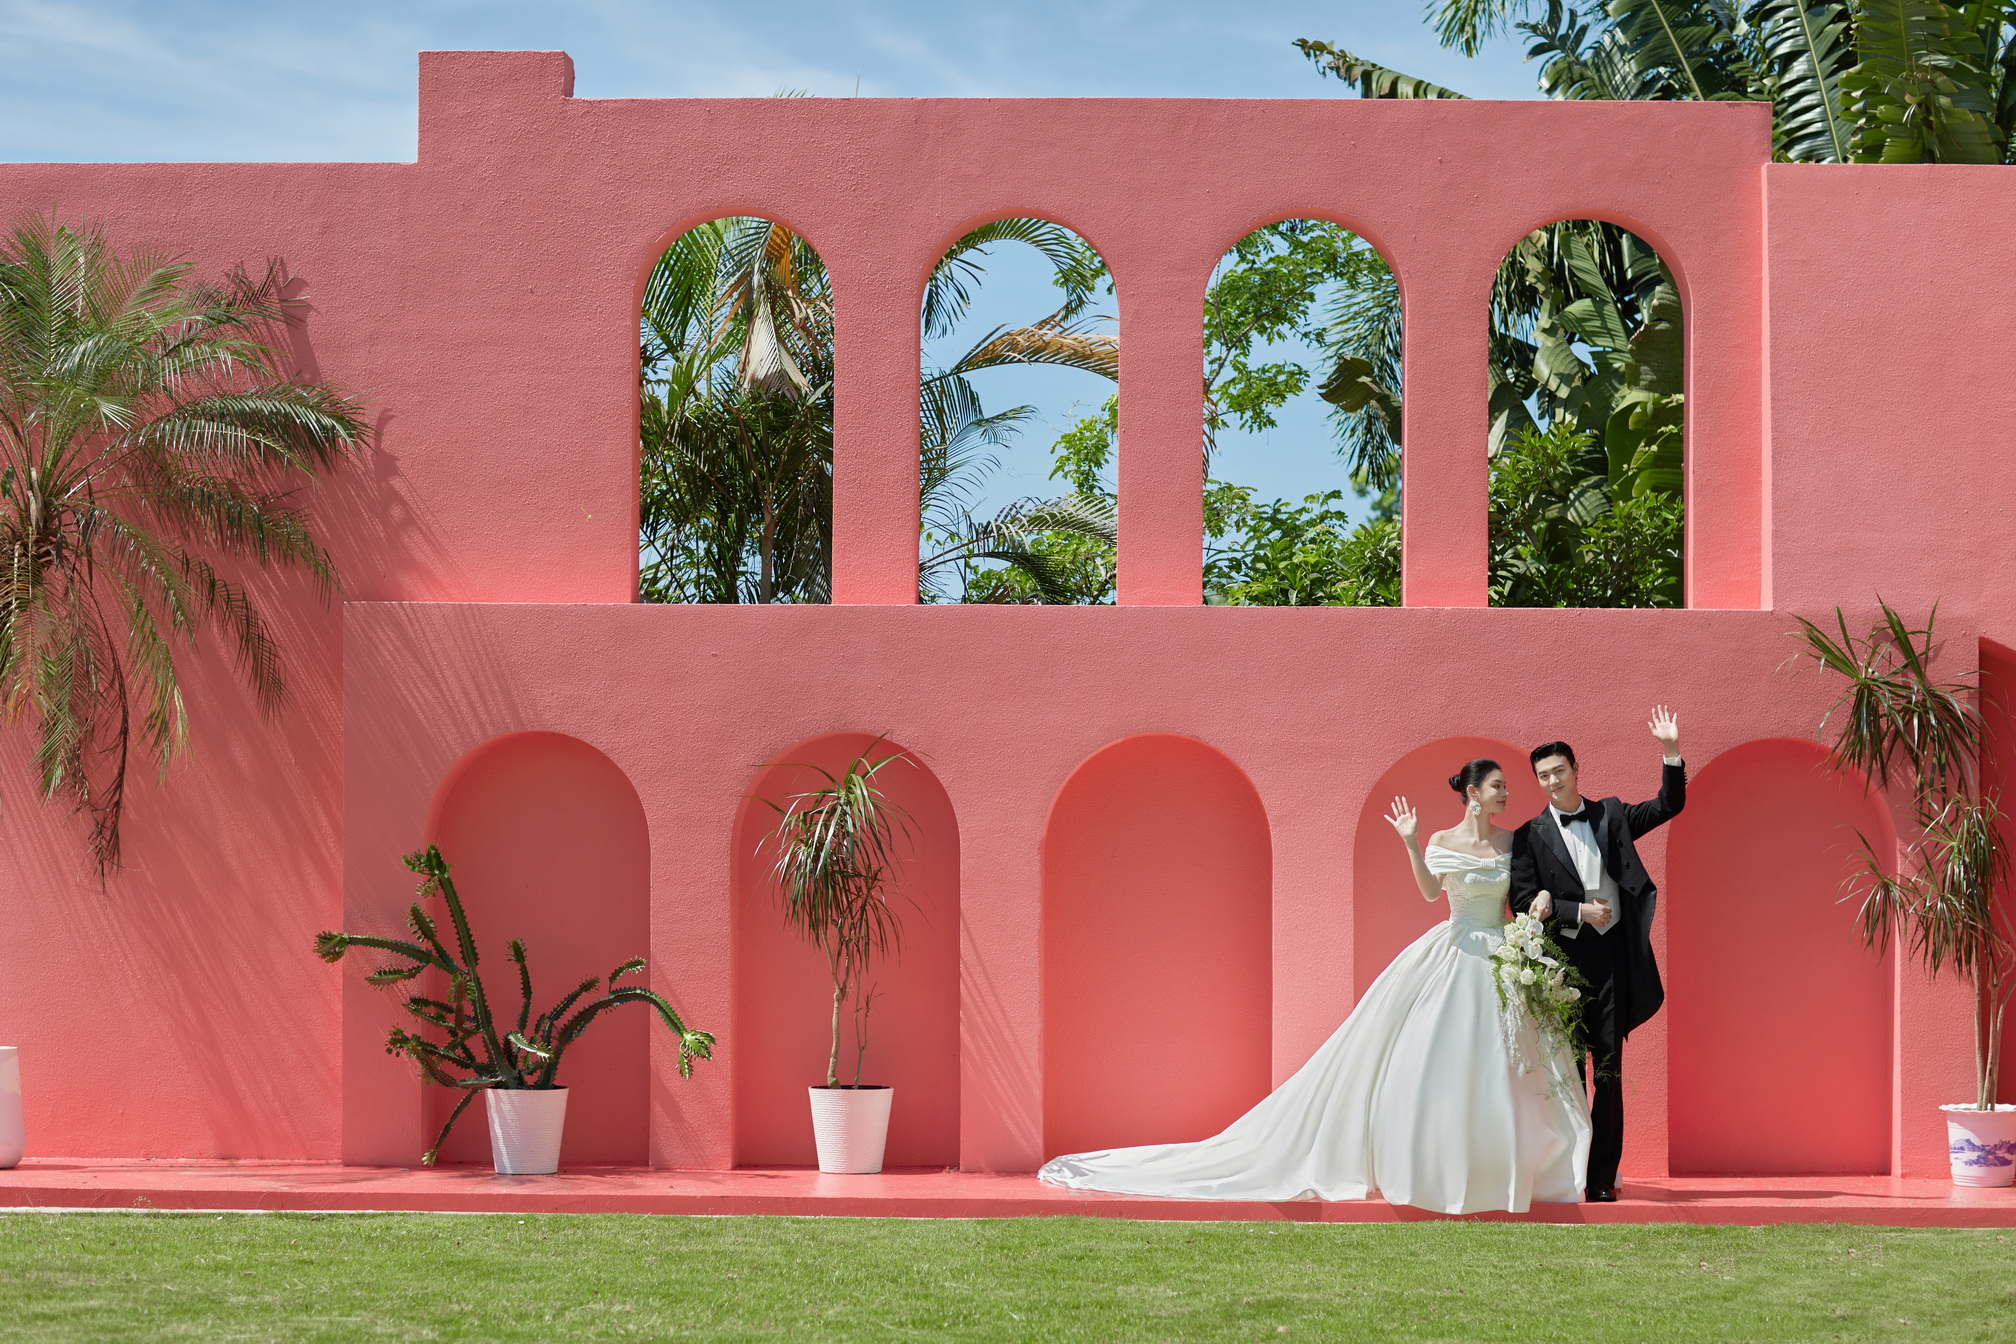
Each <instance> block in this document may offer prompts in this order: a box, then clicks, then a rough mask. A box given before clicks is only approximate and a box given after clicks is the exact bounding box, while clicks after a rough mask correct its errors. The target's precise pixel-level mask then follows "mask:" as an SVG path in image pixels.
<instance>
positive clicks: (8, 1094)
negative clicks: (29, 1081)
mask: <svg viewBox="0 0 2016 1344" xmlns="http://www.w3.org/2000/svg"><path fill="white" fill-rule="evenodd" d="M27 1146H28V1131H27V1130H26V1129H24V1128H23V1127H22V1124H21V1048H20V1047H19V1046H15V1045H0V1167H11V1166H13V1165H14V1164H16V1163H17V1162H19V1161H20V1160H21V1154H22V1152H23V1151H24V1150H25V1149H26V1148H27Z"/></svg>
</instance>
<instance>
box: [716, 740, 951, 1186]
mask: <svg viewBox="0 0 2016 1344" xmlns="http://www.w3.org/2000/svg"><path fill="white" fill-rule="evenodd" d="M864 754H866V755H868V756H870V757H871V759H880V758H881V757H883V756H886V755H898V754H900V755H902V757H903V759H901V760H899V761H898V762H897V763H896V764H894V765H891V766H888V767H886V768H885V769H883V770H882V771H881V772H880V773H879V774H878V775H877V776H876V777H875V778H876V783H877V785H878V786H879V787H880V788H881V789H882V791H883V793H884V794H885V796H887V798H888V799H889V801H891V802H892V803H894V804H895V805H896V806H897V807H900V808H901V809H903V811H904V812H906V813H908V814H909V819H910V830H911V839H910V840H909V841H908V842H905V843H904V845H903V854H904V857H903V858H902V859H901V860H900V867H899V871H898V874H897V895H896V897H895V902H896V906H897V909H898V911H899V912H900V914H901V917H902V940H901V944H900V946H899V948H898V950H897V951H896V952H895V953H894V954H893V955H891V956H888V957H885V958H883V959H881V960H879V961H878V962H877V963H876V970H875V973H874V983H875V987H876V998H875V1002H874V1007H873V1008H872V1009H871V1010H870V1013H869V1018H868V1041H869V1048H868V1056H867V1065H866V1071H865V1072H864V1073H863V1075H862V1081H863V1082H871V1083H885V1084H888V1085H889V1086H891V1087H893V1088H894V1089H895V1093H896V1095H895V1098H894V1101H893V1103H892V1107H891V1110H890V1115H889V1141H888V1148H887V1150H886V1151H885V1154H884V1159H883V1160H884V1163H885V1165H886V1166H888V1167H950V1166H957V1165H958V1162H959V824H958V819H957V817H955V816H954V814H953V811H952V801H951V799H950V798H948V797H947V796H946V794H945V789H944V787H943V786H942V785H941V784H939V782H938V777H937V776H936V775H934V774H932V773H931V769H930V767H929V766H928V765H926V764H925V763H924V760H923V759H922V758H921V757H919V756H918V755H916V754H915V753H913V752H905V751H904V748H903V747H902V746H900V745H899V744H897V743H894V742H890V741H888V740H886V739H881V740H879V741H878V739H876V738H875V737H874V736H872V735H871V734H867V733H830V734H827V735H824V736H820V737H814V738H808V739H807V740H805V741H803V742H800V743H798V744H797V745H796V746H793V747H791V748H789V749H787V750H785V751H782V752H780V753H778V754H777V756H776V757H774V758H773V760H772V762H771V764H769V765H767V766H765V767H764V768H763V769H762V770H761V771H759V772H758V774H757V776H756V778H755V780H754V782H753V783H752V784H751V786H750V789H749V794H748V797H746V798H745V799H744V801H743V803H742V806H741V809H740V811H739V812H738V813H737V815H736V821H735V837H734V853H733V857H732V860H731V881H732V883H733V890H734V929H733V936H734V949H735V950H734V1024H735V1029H734V1034H733V1035H732V1036H724V1038H723V1042H722V1051H721V1058H722V1059H723V1060H724V1061H726V1062H728V1063H729V1064H730V1066H731V1067H732V1069H733V1070H734V1079H735V1082H734V1108H735V1121H734V1127H735V1162H736V1164H737V1165H738V1166H810V1165H812V1164H813V1163H815V1162H816V1161H817V1155H816V1154H815V1152H814V1150H813V1145H812V1116H811V1109H810V1105H809V1103H808V1100H807V1097H806V1092H805V1089H806V1088H807V1087H811V1086H816V1085H818V1084H820V1083H823V1082H825V1081H826V1060H827V1052H828V1048H829V1042H830V1039H831V1037H830V1030H831V1019H832V1011H833V982H832V979H831V978H830V976H829V975H828V973H827V970H826V961H825V958H824V957H823V956H822V955H821V954H820V953H819V951H818V949H817V948H815V947H813V946H812V945H811V944H809V943H806V942H804V941H803V940H801V939H800V938H798V937H797V936H796V935H795V934H793V933H792V932H791V931H790V930H789V929H788V928H786V927H785V924H784V917H783V913H782V910H781V908H780V906H779V905H778V900H777V896H776V892H775V889H774V888H773V886H772V885H771V883H770V873H771V865H772V863H773V862H774V851H773V850H772V848H771V846H770V845H769V843H768V840H767V837H768V836H769V834H770V832H771V831H772V829H773V828H774V827H775V826H776V824H777V813H776V812H774V811H772V810H771V809H770V808H769V807H768V806H765V805H764V802H763V801H761V800H765V799H767V800H769V801H770V802H774V803H777V804H779V805H780V806H789V799H790V797H791V795H792V794H795V793H802V792H805V791H806V790H808V789H815V788H818V787H820V785H821V784H823V783H824V782H825V781H824V779H823V777H822V776H821V775H820V774H819V773H818V772H819V771H820V770H826V771H829V772H831V773H833V774H836V775H837V774H839V773H840V772H841V770H842V769H843V768H844V767H845V766H846V764H847V762H848V761H851V760H854V759H856V758H858V757H860V756H862V755H864ZM852 1039H853V1036H852V1033H851V1028H849V1027H848V1026H846V1025H844V1024H843V1027H842V1037H841V1043H842V1048H841V1063H842V1069H841V1081H843V1082H850V1081H852V1079H853V1056H852V1053H851V1045H850V1042H851V1041H852Z"/></svg>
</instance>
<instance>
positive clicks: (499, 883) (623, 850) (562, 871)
mask: <svg viewBox="0 0 2016 1344" xmlns="http://www.w3.org/2000/svg"><path fill="white" fill-rule="evenodd" d="M428 830H429V835H430V839H431V841H432V843H434V844H435V845H438V846H439V847H440V849H441V854H442V857H444V858H446V859H447V860H448V862H449V863H450V864H451V865H452V866H453V875H454V878H455V884H456V887H457V889H458V890H459V891H460V892H461V895H462V900H463V905H464V908H465V909H466V910H467V911H468V915H469V924H470V929H471V932H472V933H473V935H474V936H475V939H476V946H477V950H478V952H479V954H480V956H481V959H482V961H481V964H482V966H483V968H484V969H485V970H486V971H487V972H488V975H487V979H486V984H487V986H488V989H489V992H490V993H491V994H492V995H493V996H494V997H495V999H496V1000H497V1003H496V1005H495V1006H496V1007H497V1009H498V1011H499V1014H500V1016H501V1015H504V1014H506V1013H508V1014H509V1015H511V1016H513V1017H515V1016H516V1013H517V1008H518V1003H519V992H518V985H517V983H516V974H517V973H516V969H515V968H514V967H513V966H512V964H511V963H510V962H509V961H508V960H507V959H506V956H505V949H506V947H507V946H508V944H509V943H510V941H511V940H512V939H513V938H522V939H524V940H525V947H526V952H527V967H528V969H529V970H530V972H531V975H532V985H533V991H534V1000H533V1012H534V1013H535V1014H537V1013H541V1012H544V1011H546V1009H548V1008H549V1007H551V1006H552V1004H553V1003H554V1002H556V1001H557V1000H559V999H560V998H561V997H563V996H564V995H565V993H566V992H567V990H569V989H571V988H572V987H573V986H575V985H578V984H580V983H581V982H582V981H583V980H586V979H587V978H588V977H589V976H591V975H592V976H606V975H608V974H609V972H610V970H611V969H612V968H613V967H616V966H620V965H622V964H623V963H624V962H625V961H628V960H629V959H630V958H632V957H639V956H645V955H647V954H648V953H649V950H650V940H651V918H650V887H651V840H650V834H649V831H648V830H647V828H646V825H645V820H644V807H643V804H642V803H640V802H639V801H638V798H637V792H636V790H635V789H633V788H632V787H631V785H630V781H629V779H628V777H626V776H625V775H624V773H623V771H622V770H621V769H620V768H619V767H618V766H617V765H616V763H615V762H614V761H611V760H610V759H609V758H608V757H607V756H604V755H603V754H602V753H601V752H599V751H597V750H596V749H595V748H594V747H591V746H589V745H588V744H587V743H586V742H583V741H581V740H580V739H579V738H574V737H568V736H566V735H565V734H562V733H545V732H527V733H511V734H509V735H507V736H505V737H500V738H495V739H493V740H491V741H489V742H486V743H484V744H483V745H482V746H480V747H478V748H476V749H475V750H474V751H472V752H470V753H469V754H468V755H467V756H464V757H463V758H462V760H461V761H460V762H458V763H457V765H456V766H455V768H454V769H453V770H452V771H451V772H450V773H449V774H448V776H447V778H446V779H445V780H444V781H443V782H442V785H441V788H440V790H439V792H438V793H437V794H436V797H435V802H434V807H433V816H432V818H431V822H430V825H429V827H428ZM652 969H654V968H651V967H647V968H646V970H645V974H644V977H643V978H642V980H641V983H643V984H645V985H647V986H648V985H650V984H651V983H652V982H651V978H650V975H651V971H652ZM625 983H628V982H627V981H626V982H625ZM655 1021H656V1018H655V1017H654V1015H653V1014H652V1013H651V1012H650V1010H649V1009H648V1008H644V1007H640V1006H636V1005H632V1006H628V1007H624V1008H620V1009H616V1010H613V1011H610V1012H607V1013H604V1014H603V1015H602V1016H601V1017H599V1018H598V1019H597V1020H596V1021H595V1023H594V1024H593V1025H592V1026H591V1027H590V1028H589V1029H588V1030H587V1031H585V1032H583V1033H582V1035H581V1036H580V1038H579V1039H578V1040H577V1041H576V1042H575V1043H574V1044H573V1045H570V1046H569V1047H568V1048H567V1054H566V1057H565V1059H564V1060H563V1061H562V1064H561V1071H560V1074H559V1079H558V1081H559V1082H560V1083H561V1084H563V1085H564V1086H566V1087H567V1089H568V1098H567V1129H566V1136H565V1140H564V1143H563V1146H562V1149H561V1154H560V1160H561V1161H562V1162H564V1163H568V1164H575V1163H605V1162H622V1163H640V1164H641V1163H643V1162H645V1161H647V1160H648V1149H647V1127H648V1124H649V1112H648V1089H649V1086H650V1032H651V1031H652V1030H654V1029H655V1030H661V1031H662V1030H663V1028H662V1027H655V1028H654V1023H655ZM460 1099H461V1094H460V1093H456V1092H451V1091H450V1090H449V1089H447V1088H442V1087H429V1088H427V1089H426V1103H427V1104H426V1112H427V1117H426V1118H427V1137H428V1141H429V1142H432V1140H433V1136H434V1135H435V1134H436V1133H437V1132H439V1130H440V1127H441V1125H442V1123H443V1122H444V1121H446V1120H447V1118H448V1114H449V1112H450V1111H451V1110H453V1109H454V1106H455V1103H456V1102H457V1101H459V1100H460ZM440 1160H441V1161H443V1162H451V1163H460V1162H468V1163H488V1162H489V1161H490V1135H489V1131H488V1129H487V1127H486V1125H485V1122H484V1116H483V1107H482V1103H481V1101H480V1100H479V1101H478V1102H477V1103H475V1104H474V1105H472V1106H471V1107H470V1108H469V1109H468V1110H466V1111H464V1112H463V1113H462V1118H461V1119H460V1120H459V1121H457V1122H456V1125H455V1132H454V1133H453V1134H452V1135H451V1136H450V1137H449V1140H448V1143H447V1146H446V1147H444V1148H443V1149H442V1150H441V1159H440Z"/></svg>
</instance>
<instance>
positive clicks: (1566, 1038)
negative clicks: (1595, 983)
mask: <svg viewBox="0 0 2016 1344" xmlns="http://www.w3.org/2000/svg"><path fill="white" fill-rule="evenodd" d="M1491 957H1492V960H1493V961H1494V962H1495V963H1496V964H1495V965H1494V966H1493V967H1492V970H1493V976H1492V978H1493V980H1495V981H1496V982H1497V985H1498V1011H1499V1021H1500V1022H1501V1024H1502V1025H1503V1026H1504V1028H1505V1042H1506V1044H1507V1045H1509V1046H1510V1047H1511V1048H1512V1053H1513V1056H1514V1057H1515V1058H1517V1059H1518V1060H1519V1067H1520V1071H1521V1072H1523V1073H1531V1072H1532V1071H1533V1068H1534V1066H1535V1065H1536V1063H1537V1062H1538V1061H1536V1060H1533V1059H1530V1058H1528V1057H1527V1056H1528V1052H1527V1050H1526V1049H1525V1048H1524V1046H1523V1044H1522V1042H1523V1038H1524V1036H1525V1033H1524V1032H1523V1030H1522V1027H1523V1026H1524V1025H1525V1023H1527V1022H1528V1021H1530V1022H1532V1023H1533V1025H1534V1026H1535V1027H1536V1028H1537V1029H1538V1030H1539V1034H1540V1036H1541V1038H1542V1040H1543V1042H1544V1043H1545V1046H1546V1048H1547V1050H1548V1051H1549V1052H1551V1051H1552V1049H1553V1047H1555V1046H1557V1045H1558V1046H1562V1047H1565V1048H1566V1049H1567V1051H1568V1053H1569V1054H1570V1055H1571V1056H1573V1055H1576V1054H1579V1053H1580V1052H1581V1051H1582V1050H1583V1049H1585V1048H1586V1047H1585V1046H1584V1044H1583V1038H1582V986H1584V985H1585V984H1587V983H1588V981H1586V980H1584V979H1583V978H1582V973H1581V972H1580V971H1577V970H1576V969H1575V967H1574V966H1573V965H1571V964H1570V963H1569V961H1568V958H1567V957H1565V956H1563V955H1562V952H1561V949H1560V947H1558V946H1557V945H1556V944H1555V942H1554V940H1553V939H1552V938H1549V937H1548V936H1547V930H1546V927H1545V926H1544V925H1543V924H1542V923H1541V922H1540V920H1539V919H1538V918H1536V917H1535V916H1533V915H1531V914H1522V915H1518V916H1515V917H1514V918H1513V920H1512V922H1511V923H1510V924H1508V925H1506V926H1505V941H1504V942H1502V943H1500V944H1499V945H1498V949H1497V951H1495V952H1493V953H1492V954H1491Z"/></svg>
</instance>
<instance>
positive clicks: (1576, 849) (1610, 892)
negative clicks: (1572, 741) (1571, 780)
mask: <svg viewBox="0 0 2016 1344" xmlns="http://www.w3.org/2000/svg"><path fill="white" fill-rule="evenodd" d="M1583 806H1584V807H1587V806H1588V803H1587V802H1586V801H1585V802H1584V803H1583ZM1547 811H1548V813H1549V814H1550V815H1552V816H1553V818H1554V824H1555V825H1556V826H1557V827H1559V828H1560V830H1561V839H1562V840H1563V841H1565V842H1566V843H1567V846H1568V857H1569V858H1570V859H1571V860H1573V861H1574V864H1575V874H1576V876H1577V877H1580V878H1581V879H1582V896H1581V899H1582V900H1583V901H1585V902H1588V903H1590V904H1594V905H1600V906H1603V907H1604V908H1605V909H1607V910H1608V911H1609V912H1610V918H1608V919H1607V920H1605V921H1604V922H1603V923H1601V924H1597V923H1594V922H1593V921H1592V922H1591V923H1589V924H1586V925H1584V924H1580V923H1578V924H1577V926H1576V927H1575V928H1572V929H1559V930H1558V932H1560V933H1561V934H1562V935H1563V936H1565V937H1569V938H1574V937H1577V936H1579V935H1580V934H1581V932H1582V930H1583V929H1584V928H1591V929H1594V930H1596V932H1598V933H1608V932H1610V930H1611V929H1613V928H1615V927H1616V926H1617V879H1616V878H1614V877H1612V876H1610V873H1609V870H1608V869H1606V868H1605V867H1604V866H1603V853H1602V851H1601V850H1599V849H1597V848H1596V832H1595V830H1594V829H1593V828H1592V827H1591V826H1590V825H1589V823H1588V822H1586V821H1582V820H1579V819H1578V820H1576V821H1569V820H1568V819H1567V817H1566V816H1565V815H1564V814H1563V813H1562V812H1561V810H1560V809H1559V808H1556V807H1549V808H1548V809H1547Z"/></svg>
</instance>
